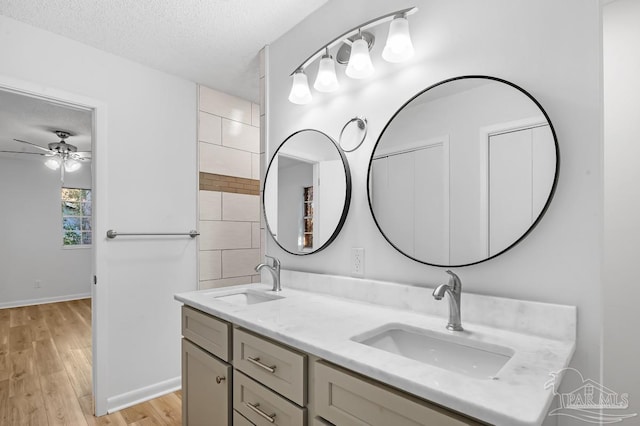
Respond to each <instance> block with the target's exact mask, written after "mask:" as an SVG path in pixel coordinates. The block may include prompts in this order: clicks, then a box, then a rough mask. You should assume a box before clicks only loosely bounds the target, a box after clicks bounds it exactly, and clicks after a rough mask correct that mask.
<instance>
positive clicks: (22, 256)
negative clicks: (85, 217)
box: [0, 157, 91, 307]
mask: <svg viewBox="0 0 640 426" xmlns="http://www.w3.org/2000/svg"><path fill="white" fill-rule="evenodd" d="M65 186H67V187H72V188H91V166H90V165H88V164H85V165H84V166H83V167H82V168H81V169H80V170H78V171H77V172H74V173H67V175H66V177H65ZM60 188H61V184H60V171H53V170H49V169H48V168H46V167H45V166H44V163H43V160H41V159H39V158H38V159H37V160H34V159H22V158H9V157H0V195H1V196H2V200H3V202H2V208H1V209H0V236H1V238H0V241H2V243H1V244H0V271H2V274H0V307H8V306H23V305H28V304H32V303H40V302H46V301H55V300H64V299H69V298H77V297H89V296H90V295H91V284H90V283H91V280H90V277H91V249H90V248H63V246H62V215H61V207H60ZM61 265H64V266H61ZM36 280H38V281H40V288H35V287H34V283H35V281H36Z"/></svg>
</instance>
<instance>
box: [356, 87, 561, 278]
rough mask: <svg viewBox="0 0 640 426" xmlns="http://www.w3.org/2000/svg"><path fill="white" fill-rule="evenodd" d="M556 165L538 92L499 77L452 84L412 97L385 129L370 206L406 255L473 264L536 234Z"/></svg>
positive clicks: (372, 170) (375, 156) (373, 164)
mask: <svg viewBox="0 0 640 426" xmlns="http://www.w3.org/2000/svg"><path fill="white" fill-rule="evenodd" d="M559 169H560V155H559V148H558V142H557V138H556V133H555V130H554V128H553V125H552V124H551V120H550V119H549V116H548V115H547V113H546V112H545V110H544V109H543V108H542V106H541V105H540V103H539V102H538V101H537V100H536V99H535V98H534V97H533V96H531V95H530V94H529V93H527V92H526V91H525V90H523V89H522V88H520V87H518V86H517V85H515V84H513V83H510V82H508V81H505V80H502V79H499V78H496V77H489V76H477V75H471V76H462V77H456V78H451V79H448V80H444V81H441V82H439V83H437V84H435V85H433V86H430V87H428V88H427V89H425V90H423V91H421V92H420V93H418V94H417V95H415V96H414V97H413V98H411V99H409V101H407V102H406V103H405V104H404V105H403V106H402V107H401V108H400V109H399V110H398V111H397V112H396V113H395V114H394V115H393V116H392V117H391V119H390V120H389V122H388V123H387V124H386V126H385V127H384V129H383V130H382V133H381V134H380V137H379V138H378V141H377V142H376V144H375V147H374V149H373V153H372V155H371V160H370V162H369V170H368V174H367V182H368V185H367V195H368V199H369V207H370V209H371V213H372V215H373V219H374V221H375V223H376V225H377V227H378V229H379V230H380V232H381V233H382V235H383V236H384V238H385V239H386V240H387V241H388V242H389V243H390V244H391V245H392V246H393V247H394V248H395V249H396V250H398V251H399V252H400V253H402V254H404V255H405V256H407V257H409V258H411V259H413V260H415V261H418V262H421V263H424V264H427V265H433V266H443V267H460V266H468V265H473V264H477V263H481V262H484V261H487V260H489V259H492V258H494V257H496V256H499V255H500V254H502V253H504V252H506V251H507V250H509V249H510V248H512V247H514V246H515V245H516V244H518V243H519V242H520V241H522V239H523V238H524V237H525V236H527V235H528V234H529V233H530V232H531V231H532V230H533V229H534V228H535V226H536V225H537V224H538V223H539V221H540V219H541V218H542V217H543V215H544V213H545V212H546V210H547V208H548V207H549V204H550V203H551V199H552V198H553V194H554V192H555V188H556V184H557V181H558V173H559Z"/></svg>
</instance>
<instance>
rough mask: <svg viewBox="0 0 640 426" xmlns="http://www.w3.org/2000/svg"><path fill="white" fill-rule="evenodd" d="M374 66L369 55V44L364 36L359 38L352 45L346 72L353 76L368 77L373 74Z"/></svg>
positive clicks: (358, 77)
mask: <svg viewBox="0 0 640 426" xmlns="http://www.w3.org/2000/svg"><path fill="white" fill-rule="evenodd" d="M373 71H374V68H373V63H371V57H370V56H369V44H368V43H367V41H366V40H365V39H364V38H359V39H358V40H356V41H354V42H353V44H352V45H351V56H349V65H347V70H346V71H345V73H346V74H347V76H349V77H351V78H357V79H361V78H367V77H369V76H370V75H371V74H373Z"/></svg>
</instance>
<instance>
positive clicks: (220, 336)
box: [182, 306, 231, 361]
mask: <svg viewBox="0 0 640 426" xmlns="http://www.w3.org/2000/svg"><path fill="white" fill-rule="evenodd" d="M182 335H183V336H184V337H186V338H187V339H189V340H191V341H192V342H193V343H195V344H196V345H198V346H200V347H201V348H203V349H204V350H206V351H208V352H210V353H212V354H214V355H215V356H217V357H218V358H220V359H222V360H223V361H229V360H230V357H231V325H230V324H229V323H227V322H224V321H221V320H219V319H216V318H214V317H212V316H211V315H207V314H205V313H203V312H200V311H197V310H195V309H192V308H189V307H188V306H182Z"/></svg>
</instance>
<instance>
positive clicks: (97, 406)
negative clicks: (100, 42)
mask: <svg viewBox="0 0 640 426" xmlns="http://www.w3.org/2000/svg"><path fill="white" fill-rule="evenodd" d="M0 92H2V94H4V95H5V98H4V99H5V102H4V103H0V108H2V107H3V106H8V105H11V106H15V103H16V102H17V103H20V102H22V103H24V104H25V105H31V107H32V108H34V109H33V110H31V113H33V114H36V113H37V112H43V115H42V116H40V117H39V118H38V120H37V122H35V121H33V120H32V121H29V120H28V117H29V113H28V111H27V112H25V114H20V113H17V112H16V110H15V108H14V109H11V108H8V109H10V110H11V111H12V114H13V115H8V116H6V117H5V123H14V124H16V123H21V122H26V123H27V124H26V127H29V128H30V129H31V130H29V131H26V130H24V129H23V131H24V133H22V134H21V135H18V134H17V133H16V135H15V136H11V135H3V144H2V146H0V150H3V151H13V152H6V153H3V156H2V158H0V161H3V165H5V166H7V167H5V168H4V169H5V170H4V171H5V173H8V172H12V173H16V176H18V175H17V173H18V172H19V171H20V170H17V169H22V172H26V173H27V174H22V175H21V178H15V179H12V180H9V181H8V182H6V181H5V182H4V187H5V191H3V192H5V196H6V197H7V198H6V199H7V200H11V198H12V195H11V194H13V196H14V197H17V198H18V199H20V197H22V198H21V200H29V199H30V198H32V199H34V200H32V201H37V199H39V198H41V197H44V195H43V194H47V195H46V199H47V203H48V204H51V202H53V203H55V207H53V209H54V210H55V213H51V212H52V211H53V210H50V209H49V210H47V209H38V208H33V206H34V205H35V204H31V205H30V206H31V207H32V208H30V209H28V210H27V209H25V211H21V210H20V205H21V204H20V203H7V204H6V206H7V207H9V208H13V209H16V210H18V212H19V213H20V214H19V215H17V216H16V219H15V220H14V221H12V223H11V225H10V226H12V227H14V228H15V229H17V230H18V231H20V230H24V231H25V232H24V235H21V234H20V233H19V232H18V234H17V235H18V237H17V238H18V240H20V244H17V243H16V246H12V244H11V242H9V241H7V240H6V239H5V242H4V243H3V244H2V246H3V248H2V250H3V251H4V252H6V253H11V254H10V255H9V256H7V257H6V259H9V260H10V261H11V262H14V261H15V262H19V263H18V264H17V266H18V267H17V268H13V271H15V272H14V273H13V274H14V276H11V277H7V276H5V279H14V278H16V277H15V275H16V274H18V275H19V274H22V276H21V280H22V281H21V282H22V287H24V288H22V289H21V290H25V289H29V290H30V292H26V293H25V292H24V291H23V293H22V294H10V293H9V292H8V291H7V292H5V293H4V294H3V293H1V292H0V298H1V297H3V296H4V297H5V299H6V301H5V300H2V299H0V307H9V306H19V305H29V304H43V303H47V302H56V301H60V300H69V299H81V298H82V297H90V298H91V305H92V309H91V312H90V322H91V324H90V325H91V351H90V355H89V356H90V358H91V359H90V361H91V364H92V366H93V368H92V373H91V376H92V395H93V400H94V404H93V405H94V411H95V414H97V415H101V414H105V413H106V397H105V396H104V395H105V392H104V387H105V386H106V380H105V379H106V366H105V365H104V362H102V357H101V356H100V355H101V352H100V351H101V348H104V347H106V345H105V343H104V341H105V340H106V331H105V330H104V327H106V323H107V322H106V319H103V318H102V317H103V315H104V314H105V313H106V297H104V296H102V295H101V291H100V290H101V289H98V286H97V285H95V278H94V277H95V276H97V275H98V272H99V271H102V270H104V269H105V267H104V263H103V262H104V261H103V260H101V259H102V258H104V256H100V252H101V251H102V241H101V239H100V238H97V235H99V234H100V233H101V232H100V231H99V230H100V229H101V226H100V225H101V223H104V221H105V220H106V217H105V216H106V215H105V207H106V203H105V202H104V198H105V191H104V190H103V188H102V187H101V186H100V185H101V184H102V182H105V179H104V175H105V174H106V155H104V152H101V150H102V151H104V148H103V147H102V145H104V144H100V143H99V141H100V140H104V135H103V129H105V127H106V126H105V110H106V108H105V106H104V104H102V103H101V102H99V101H95V100H92V99H88V98H85V97H82V96H78V95H75V94H71V93H66V92H63V91H60V90H57V89H52V88H47V87H43V86H41V85H38V84H33V83H30V82H25V81H21V80H17V79H13V78H10V77H5V76H0ZM47 114H50V115H49V118H50V119H49V120H47V119H46V117H47ZM87 117H88V122H89V124H88V127H83V126H81V124H80V123H81V121H82V120H84V119H87ZM65 123H68V124H66V125H65ZM72 127H75V128H72ZM3 128H10V129H12V130H13V131H14V132H18V129H19V126H18V127H15V126H13V127H12V126H4V127H3ZM56 131H58V132H60V131H62V132H63V134H60V133H56ZM47 137H50V138H49V139H47ZM14 139H17V140H14ZM74 139H75V140H74ZM83 139H84V140H83ZM60 142H63V143H64V144H63V145H59V144H60ZM49 144H54V145H49ZM55 144H58V145H55ZM65 144H67V145H65ZM69 145H72V146H73V148H71V147H69ZM60 147H61V148H62V151H71V152H76V151H77V152H82V153H84V154H83V155H88V156H90V158H91V160H88V159H82V158H79V156H75V155H74V156H70V155H68V152H67V155H66V156H65V155H61V154H60V155H59V152H58V153H56V152H54V151H56V148H60ZM50 148H51V149H50ZM48 151H50V152H48ZM27 152H30V153H31V154H28V153H27ZM87 153H89V154H87ZM50 160H54V161H58V163H59V164H58V167H57V168H55V167H51V169H54V168H55V169H56V170H48V169H47V168H46V167H45V166H44V163H45V162H47V161H50ZM76 163H80V164H76ZM11 164H13V166H11V167H9V165H11ZM47 166H49V165H47ZM10 168H11V169H12V170H9V169H10ZM83 168H84V173H85V174H84V180H83V179H81V178H79V176H80V175H81V174H76V175H74V174H73V173H75V172H78V171H79V170H82V169H83ZM73 169H76V170H73ZM43 172H51V173H49V174H48V175H47V174H44V173H43ZM87 172H89V173H87ZM26 184H31V185H32V188H36V189H34V190H37V191H38V195H35V196H33V197H30V196H29V193H28V191H27V190H26V186H25V185H26ZM23 186H25V188H22V187H23ZM87 186H88V187H89V188H87ZM65 187H66V188H67V189H72V191H66V196H67V197H68V196H72V197H74V196H76V195H78V196H80V197H81V198H82V199H78V200H75V199H73V200H71V199H69V200H65V199H63V198H64V197H65V195H64V194H65V190H64V189H65ZM74 190H79V191H74ZM70 194H71V195H70ZM22 205H24V204H22ZM65 205H66V206H67V209H66V211H65ZM83 209H84V210H83ZM45 210H47V211H46V212H45ZM5 211H9V210H5ZM61 213H62V214H61ZM77 213H79V214H77ZM65 218H66V219H65ZM40 221H42V222H44V223H41V222H40ZM4 222H5V223H6V222H7V221H4ZM13 222H17V223H13ZM30 223H31V224H34V226H32V227H31V228H29V224H30ZM35 224H38V225H42V227H41V228H39V229H37V230H35V231H34V232H32V233H29V232H27V231H28V230H30V229H32V228H37V227H36V226H35ZM76 225H77V226H76ZM45 230H46V231H45ZM43 232H46V233H47V235H49V237H48V238H49V239H51V241H55V242H52V243H51V244H53V245H57V252H56V253H55V256H52V257H53V259H51V258H49V259H48V260H47V261H44V260H43V259H42V258H39V257H38V256H42V253H43V252H38V250H37V249H38V248H42V247H40V246H42V245H43V244H41V242H42V241H39V238H44V234H43ZM20 246H21V248H22V249H20ZM38 253H40V254H38ZM18 257H20V259H18ZM58 257H60V259H59V258H58ZM48 262H50V263H51V264H50V265H49V264H47V263H48ZM14 266H16V265H14ZM34 271H36V272H37V273H36V274H35V275H34V274H31V275H28V274H26V273H25V272H34ZM68 272H74V273H76V276H75V278H74V280H73V281H75V282H76V283H77V281H78V280H80V281H81V282H80V284H79V286H78V285H77V284H76V287H73V286H72V287H69V286H68V285H67V286H65V284H60V281H61V280H62V278H56V277H58V276H62V274H64V273H68ZM61 273H62V274H61ZM78 276H80V278H78ZM69 281H72V280H69ZM67 284H68V283H67ZM78 289H81V290H78ZM18 293H19V292H18ZM3 302H4V304H3ZM98 318H100V321H98Z"/></svg>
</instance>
